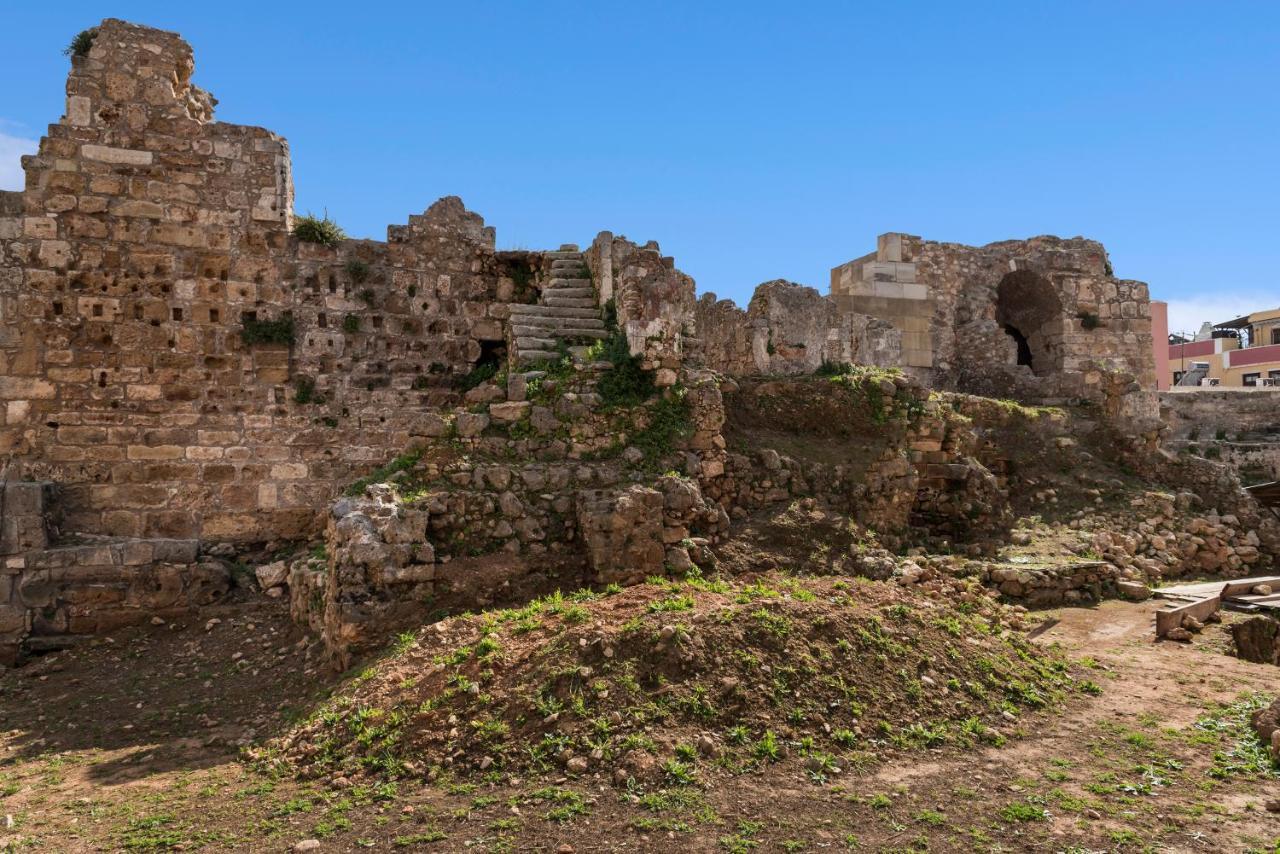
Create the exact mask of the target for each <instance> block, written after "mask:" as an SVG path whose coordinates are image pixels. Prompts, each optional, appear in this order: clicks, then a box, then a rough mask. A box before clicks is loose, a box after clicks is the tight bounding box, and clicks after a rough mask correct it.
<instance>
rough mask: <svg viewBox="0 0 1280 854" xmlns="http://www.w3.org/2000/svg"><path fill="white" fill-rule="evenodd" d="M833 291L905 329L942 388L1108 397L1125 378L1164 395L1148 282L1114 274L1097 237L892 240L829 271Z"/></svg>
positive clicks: (925, 373) (915, 356) (921, 363)
mask: <svg viewBox="0 0 1280 854" xmlns="http://www.w3.org/2000/svg"><path fill="white" fill-rule="evenodd" d="M831 293H832V295H833V296H834V297H835V298H836V301H837V304H838V305H839V306H840V307H841V308H842V309H844V310H847V311H855V312H861V313H865V314H869V315H872V316H873V317H879V318H882V319H884V320H887V321H889V322H890V323H892V324H894V325H895V326H897V327H898V328H899V329H901V330H902V333H903V344H902V349H903V360H904V364H905V366H906V367H909V368H912V369H915V370H916V371H917V372H918V373H919V375H921V376H922V377H924V378H926V379H927V381H929V382H930V383H931V384H933V385H934V386H936V387H940V388H953V389H958V390H961V391H967V392H970V393H974V394H984V395H991V396H1006V397H1017V398H1020V399H1028V400H1030V399H1044V398H1053V397H1076V398H1084V399H1100V398H1101V397H1102V396H1103V393H1102V392H1101V390H1100V386H1101V385H1102V384H1103V383H1104V381H1105V376H1106V375H1107V374H1119V375H1122V376H1124V377H1127V378H1128V381H1129V382H1131V383H1136V384H1137V387H1141V388H1144V389H1154V388H1155V366H1154V357H1153V350H1152V339H1151V318H1150V299H1149V294H1148V292H1147V286H1146V285H1145V284H1143V283H1142V282H1135V281H1131V280H1123V279H1117V278H1115V277H1114V276H1113V275H1112V273H1111V268H1110V262H1109V261H1108V260H1107V254H1106V250H1105V249H1104V248H1103V246H1102V244H1100V243H1097V242H1095V241H1092V240H1086V239H1084V238H1078V237H1077V238H1071V239H1061V238H1057V237H1034V238H1031V239H1029V240H1010V241H1003V242H1000V243H991V244H988V245H986V246H981V247H973V246H963V245H960V244H955V243H937V242H933V241H926V240H922V239H921V238H919V237H915V236H912V235H906V234H885V235H881V236H880V238H879V240H878V244H877V249H876V252H875V253H874V254H872V255H867V256H864V257H862V258H858V259H855V260H853V261H849V262H847V263H845V264H842V265H840V266H838V267H836V268H834V269H833V270H832V271H831ZM1146 403H1147V405H1146V407H1145V409H1144V413H1143V414H1145V415H1146V416H1147V417H1154V415H1155V410H1154V403H1153V401H1150V400H1148V401H1146Z"/></svg>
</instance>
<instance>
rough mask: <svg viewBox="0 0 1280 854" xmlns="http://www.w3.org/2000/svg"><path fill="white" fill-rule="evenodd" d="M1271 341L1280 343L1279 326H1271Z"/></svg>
mask: <svg viewBox="0 0 1280 854" xmlns="http://www.w3.org/2000/svg"><path fill="white" fill-rule="evenodd" d="M1271 343H1272V344H1280V326H1273V327H1271Z"/></svg>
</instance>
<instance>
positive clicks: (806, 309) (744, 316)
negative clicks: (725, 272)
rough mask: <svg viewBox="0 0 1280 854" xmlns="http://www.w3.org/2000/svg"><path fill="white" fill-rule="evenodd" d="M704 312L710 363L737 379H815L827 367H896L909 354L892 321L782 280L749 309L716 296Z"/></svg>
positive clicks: (759, 292) (703, 337) (762, 288)
mask: <svg viewBox="0 0 1280 854" xmlns="http://www.w3.org/2000/svg"><path fill="white" fill-rule="evenodd" d="M696 308H697V311H696V320H697V335H698V339H699V341H700V342H701V344H702V358H703V361H704V363H705V364H706V366H707V367H709V368H711V369H713V370H717V371H720V372H721V373H724V374H728V375H730V376H751V375H769V374H808V373H813V371H815V370H816V369H817V368H818V367H819V366H821V365H822V364H823V363H824V362H826V363H830V364H853V363H857V364H863V365H878V366H882V367H893V366H897V365H898V364H899V362H900V359H901V356H902V345H901V341H902V334H901V332H899V331H898V330H897V329H895V328H894V327H893V326H892V325H891V324H889V323H887V322H885V321H883V320H879V319H877V318H873V317H868V316H867V315H865V314H856V313H853V312H847V311H841V310H840V309H839V308H837V306H836V303H835V301H834V300H832V299H831V298H829V297H824V296H822V295H821V294H819V293H818V292H817V291H816V290H814V289H813V288H807V287H805V286H803V285H797V284H795V283H794V282H787V281H784V280H782V279H777V280H775V281H772V282H765V283H764V284H762V285H759V286H758V287H757V288H756V290H755V293H754V294H753V295H752V297H751V302H750V303H749V304H748V305H747V309H746V311H743V310H742V309H740V308H738V306H737V305H735V304H734V303H733V302H732V301H730V300H718V299H716V295H715V294H712V293H707V294H703V295H702V297H701V298H700V299H699V300H698V302H697V306H696Z"/></svg>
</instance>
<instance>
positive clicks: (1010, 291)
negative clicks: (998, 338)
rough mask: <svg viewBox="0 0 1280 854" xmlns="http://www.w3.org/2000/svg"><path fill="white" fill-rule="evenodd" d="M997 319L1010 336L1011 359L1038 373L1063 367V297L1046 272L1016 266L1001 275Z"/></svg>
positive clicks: (1010, 360) (1049, 372)
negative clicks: (1009, 271) (1043, 274)
mask: <svg viewBox="0 0 1280 854" xmlns="http://www.w3.org/2000/svg"><path fill="white" fill-rule="evenodd" d="M996 322H997V323H999V324H1000V327H1001V329H1003V330H1004V333H1005V335H1007V336H1008V338H1009V348H1008V351H1007V353H1008V356H1007V358H1008V361H1009V362H1012V363H1013V364H1017V365H1024V366H1026V367H1028V368H1030V369H1031V372H1032V373H1034V374H1036V375H1037V376H1044V375H1045V374H1051V373H1055V372H1057V371H1060V370H1062V352H1061V351H1062V346H1061V345H1062V328H1063V327H1062V300H1061V299H1059V297H1058V293H1057V291H1056V290H1055V289H1054V287H1053V285H1052V284H1050V282H1049V280H1048V279H1046V278H1045V277H1044V276H1042V275H1040V274H1039V273H1035V272H1032V271H1030V270H1017V271H1015V272H1012V273H1009V274H1008V275H1006V276H1005V277H1004V278H1003V279H1001V280H1000V284H999V285H998V286H997V287H996Z"/></svg>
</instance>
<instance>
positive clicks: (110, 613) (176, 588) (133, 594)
mask: <svg viewBox="0 0 1280 854" xmlns="http://www.w3.org/2000/svg"><path fill="white" fill-rule="evenodd" d="M3 498H4V502H3V513H4V522H3V525H0V529H2V530H3V532H4V536H3V537H2V538H0V553H3V554H4V558H3V574H0V663H3V664H13V663H15V662H16V661H17V660H18V659H19V658H20V657H21V655H22V654H23V653H24V652H27V651H39V650H40V649H43V648H52V647H57V646H60V645H63V644H65V643H66V641H67V638H68V637H70V636H73V635H90V634H99V633H102V632H106V631H110V630H112V629H115V628H119V627H120V626H126V625H132V624H135V623H140V622H143V621H145V620H149V619H151V618H152V617H155V616H161V617H165V616H171V615H174V614H179V613H183V612H186V611H189V610H191V609H193V608H198V607H200V606H203V605H208V604H211V603H213V602H215V601H217V600H218V599H220V598H221V597H222V596H224V595H225V594H226V593H227V592H228V590H229V589H230V586H231V573H230V570H229V569H228V567H227V566H226V564H224V563H222V562H221V561H217V560H213V559H204V560H202V559H201V558H200V556H199V545H198V543H197V542H196V541H195V540H175V539H130V538H107V537H80V538H75V539H72V540H71V541H69V542H68V541H58V539H57V537H58V527H57V524H56V519H57V518H58V512H57V507H58V504H57V500H56V498H57V491H56V489H54V488H53V485H52V484H49V483H22V482H18V483H8V484H5V486H4V491H3Z"/></svg>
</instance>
